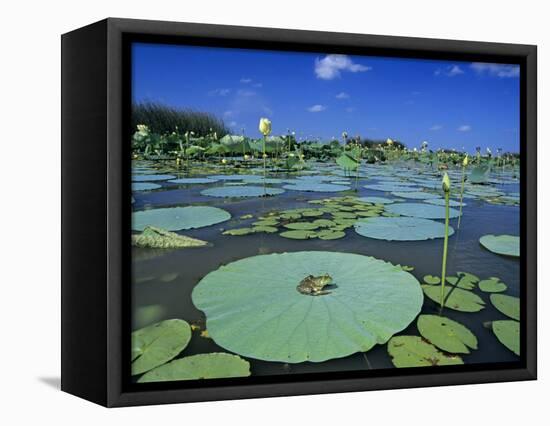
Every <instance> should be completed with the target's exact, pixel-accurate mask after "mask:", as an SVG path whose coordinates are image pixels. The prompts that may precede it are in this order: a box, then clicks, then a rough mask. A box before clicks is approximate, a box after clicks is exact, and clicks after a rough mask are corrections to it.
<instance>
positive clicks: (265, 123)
mask: <svg viewBox="0 0 550 426" xmlns="http://www.w3.org/2000/svg"><path fill="white" fill-rule="evenodd" d="M258 128H259V129H260V133H261V134H262V135H264V136H268V135H269V134H270V133H271V121H270V120H269V119H267V118H263V117H262V118H260V125H259V126H258Z"/></svg>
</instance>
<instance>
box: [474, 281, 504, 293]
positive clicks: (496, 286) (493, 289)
mask: <svg viewBox="0 0 550 426" xmlns="http://www.w3.org/2000/svg"><path fill="white" fill-rule="evenodd" d="M507 288H508V286H507V285H506V284H504V283H503V282H501V281H500V279H499V278H496V277H491V278H489V279H486V280H482V281H480V282H479V289H480V290H481V291H484V292H485V293H501V292H503V291H506V289H507Z"/></svg>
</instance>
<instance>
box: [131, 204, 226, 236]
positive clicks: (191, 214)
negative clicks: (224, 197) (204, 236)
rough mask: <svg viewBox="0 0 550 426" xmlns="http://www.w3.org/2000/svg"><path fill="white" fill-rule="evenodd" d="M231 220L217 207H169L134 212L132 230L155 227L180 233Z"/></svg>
mask: <svg viewBox="0 0 550 426" xmlns="http://www.w3.org/2000/svg"><path fill="white" fill-rule="evenodd" d="M230 218H231V215H230V214H229V213H228V212H226V211H225V210H223V209H220V208H217V207H208V206H188V207H169V208H162V209H152V210H143V211H138V212H134V213H133V215H132V229H134V230H136V231H143V230H144V229H145V228H146V227H147V226H155V227H157V228H162V229H165V230H167V231H179V230H182V229H194V228H202V227H205V226H210V225H214V224H216V223H220V222H225V221H226V220H229V219H230Z"/></svg>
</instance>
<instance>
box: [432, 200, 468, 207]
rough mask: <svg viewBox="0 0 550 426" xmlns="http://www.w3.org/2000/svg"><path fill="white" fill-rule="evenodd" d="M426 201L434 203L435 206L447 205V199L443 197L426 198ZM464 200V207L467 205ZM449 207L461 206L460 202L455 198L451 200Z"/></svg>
mask: <svg viewBox="0 0 550 426" xmlns="http://www.w3.org/2000/svg"><path fill="white" fill-rule="evenodd" d="M424 202H425V203H428V204H433V205H434V206H444V205H445V199H443V198H435V199H432V200H424ZM467 205H468V204H466V203H465V202H464V201H463V202H462V207H464V206H467ZM449 207H460V202H459V201H455V200H449Z"/></svg>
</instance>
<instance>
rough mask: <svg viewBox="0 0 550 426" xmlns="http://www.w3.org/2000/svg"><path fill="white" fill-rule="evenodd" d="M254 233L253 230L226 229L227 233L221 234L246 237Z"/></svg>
mask: <svg viewBox="0 0 550 426" xmlns="http://www.w3.org/2000/svg"><path fill="white" fill-rule="evenodd" d="M254 232H256V231H255V230H254V229H253V228H236V229H228V230H227V231H224V232H222V234H223V235H248V234H253V233H254Z"/></svg>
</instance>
